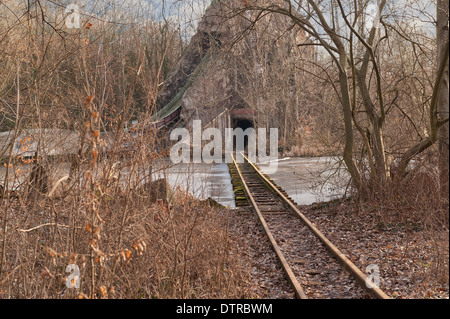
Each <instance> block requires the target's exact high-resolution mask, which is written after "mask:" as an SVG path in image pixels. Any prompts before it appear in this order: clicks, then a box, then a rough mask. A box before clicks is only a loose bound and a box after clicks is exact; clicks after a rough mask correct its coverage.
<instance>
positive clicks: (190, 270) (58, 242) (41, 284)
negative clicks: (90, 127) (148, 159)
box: [0, 190, 248, 298]
mask: <svg viewBox="0 0 450 319" xmlns="http://www.w3.org/2000/svg"><path fill="white" fill-rule="evenodd" d="M95 197H96V200H97V201H98V206H96V210H95V212H93V211H92V210H91V205H92V203H91V202H92V198H91V200H89V196H83V195H82V194H81V193H79V194H78V195H77V194H74V193H72V194H71V195H69V196H66V197H65V198H61V199H57V200H50V199H49V200H41V201H40V202H34V203H27V202H24V201H23V200H22V199H17V198H11V199H10V200H9V201H7V202H5V204H6V208H5V206H3V207H2V211H7V214H8V221H9V222H8V228H7V232H6V235H7V237H6V249H5V251H6V254H5V260H4V265H3V272H2V275H1V277H0V278H1V280H0V284H1V285H0V290H1V291H2V292H3V293H2V294H1V295H0V296H1V298H78V297H85V298H242V297H245V296H246V293H245V287H244V285H245V282H246V280H245V277H246V276H248V274H247V273H246V272H245V271H244V270H243V269H241V267H240V261H239V259H238V257H237V256H238V254H237V253H236V252H235V253H234V254H231V253H230V252H233V251H234V250H235V249H236V247H235V245H234V244H233V243H232V242H230V240H229V238H228V225H227V218H226V216H227V214H228V212H226V211H219V210H217V209H214V208H210V207H208V206H206V205H201V204H200V203H199V201H197V200H195V199H193V198H191V197H190V196H188V195H185V194H181V195H179V196H177V202H178V203H177V205H174V206H173V207H172V206H166V205H161V204H155V203H151V202H150V201H149V199H148V198H145V197H141V196H140V198H139V200H137V199H136V197H135V194H132V191H131V190H130V191H128V192H126V191H125V192H124V191H122V192H121V194H111V195H107V194H104V195H103V196H99V195H95ZM2 217H3V216H2ZM2 233H3V230H2ZM2 239H3V238H2ZM70 264H75V265H77V266H78V267H79V269H80V279H81V286H80V288H79V289H69V288H68V287H67V286H66V278H67V276H69V275H70V273H66V267H67V266H68V265H70Z"/></svg>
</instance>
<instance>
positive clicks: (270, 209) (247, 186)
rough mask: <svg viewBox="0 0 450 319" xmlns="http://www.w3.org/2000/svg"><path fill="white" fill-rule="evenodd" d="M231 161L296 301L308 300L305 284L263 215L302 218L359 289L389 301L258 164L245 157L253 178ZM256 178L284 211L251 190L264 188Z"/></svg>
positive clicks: (261, 194)
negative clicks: (288, 260)
mask: <svg viewBox="0 0 450 319" xmlns="http://www.w3.org/2000/svg"><path fill="white" fill-rule="evenodd" d="M232 158H233V162H234V165H235V166H236V170H237V172H238V174H239V177H240V179H241V181H242V184H243V186H244V190H245V193H246V195H247V198H248V200H249V201H250V203H251V205H252V206H253V208H254V210H255V212H256V215H257V217H258V219H259V221H260V223H261V225H262V228H263V230H264V232H265V234H266V235H267V237H268V238H269V240H270V242H271V245H272V247H273V249H274V251H275V253H276V255H277V257H278V260H279V262H280V264H281V266H282V268H283V270H284V272H285V273H286V276H287V277H288V279H289V281H290V283H291V284H292V287H293V288H294V290H295V294H296V296H297V298H301V299H306V298H307V295H306V294H305V291H304V289H303V288H302V285H301V284H300V282H299V280H298V279H297V277H296V276H295V274H294V272H293V271H292V268H291V267H290V266H289V264H288V262H287V260H286V258H285V256H284V255H283V252H282V250H281V249H280V247H279V245H278V244H277V242H276V240H275V238H274V235H273V234H272V232H271V230H270V228H269V226H268V224H267V222H266V220H265V218H264V215H272V214H280V215H281V214H293V215H294V216H296V217H298V218H300V220H301V221H302V222H303V223H304V224H305V225H306V226H307V227H308V228H309V229H310V230H311V231H312V232H313V233H314V235H315V236H316V237H317V238H318V239H319V240H320V242H321V243H322V244H323V245H324V246H325V247H326V248H327V250H328V251H329V252H331V254H332V255H333V256H334V257H335V258H336V259H337V260H338V261H339V263H340V264H341V265H342V267H343V268H344V269H345V270H346V271H347V272H348V273H350V274H351V275H352V276H353V277H354V278H355V279H356V282H357V283H358V284H359V286H360V287H362V288H363V289H364V290H366V291H367V292H368V293H369V294H370V295H371V296H372V297H374V298H378V299H390V298H389V296H387V295H386V294H385V293H384V292H383V291H382V290H381V289H380V288H378V287H376V286H375V285H367V284H366V282H367V276H366V275H365V274H364V273H363V272H362V271H361V270H359V269H358V267H356V266H355V265H354V264H353V263H352V262H351V261H350V260H349V259H348V258H347V257H346V256H345V255H344V254H343V253H342V252H341V251H340V250H339V249H338V248H337V247H336V246H335V245H333V244H332V243H331V242H330V240H328V239H327V238H326V237H325V236H324V235H323V234H322V232H320V230H319V229H318V228H317V227H316V226H314V225H313V223H311V221H309V220H308V218H306V216H305V215H304V214H303V213H302V212H301V211H300V210H299V209H298V208H297V207H296V205H295V204H294V203H293V202H292V201H291V200H289V199H288V198H287V197H286V196H285V194H283V193H282V192H281V191H280V190H279V189H278V187H277V186H276V185H275V184H274V183H273V182H272V181H271V180H269V179H268V178H267V177H266V176H264V174H262V173H261V171H260V170H259V168H258V167H257V166H256V165H255V164H253V163H252V162H250V160H249V159H248V158H247V157H246V156H245V155H244V158H245V160H246V162H247V164H248V165H250V167H251V168H252V171H253V176H252V174H251V172H249V171H247V172H243V171H242V170H241V169H240V168H239V165H238V164H237V163H236V160H235V158H234V156H232ZM244 175H247V176H244ZM257 179H259V180H261V181H263V182H264V185H266V186H267V187H269V188H270V189H271V193H272V194H274V195H275V196H276V197H278V199H279V200H281V201H282V203H283V206H284V208H283V207H279V206H276V203H275V202H276V200H272V199H270V198H268V197H267V196H268V195H267V192H266V193H264V192H263V191H261V192H260V195H258V190H256V191H252V190H251V189H252V187H256V188H258V187H259V188H260V189H261V187H262V186H261V185H262V184H261V183H258V182H257ZM264 194H266V195H264ZM265 197H266V198H265ZM264 209H265V210H264Z"/></svg>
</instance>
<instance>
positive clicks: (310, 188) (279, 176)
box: [258, 157, 349, 205]
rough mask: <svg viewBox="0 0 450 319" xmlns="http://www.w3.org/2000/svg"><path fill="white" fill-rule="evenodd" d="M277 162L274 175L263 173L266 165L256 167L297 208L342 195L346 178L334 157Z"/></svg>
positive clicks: (295, 158)
mask: <svg viewBox="0 0 450 319" xmlns="http://www.w3.org/2000/svg"><path fill="white" fill-rule="evenodd" d="M277 162H278V169H277V172H276V173H274V174H270V173H268V172H265V171H264V170H265V169H267V167H268V166H269V164H267V163H258V166H259V167H260V169H261V170H262V171H263V172H264V173H267V175H269V176H270V178H272V180H273V181H274V182H275V183H277V184H278V185H279V186H281V187H282V188H283V189H284V190H285V191H286V193H288V194H289V196H290V197H291V198H292V199H293V200H294V201H295V202H296V203H297V204H299V205H309V204H312V203H314V202H324V201H329V200H333V199H335V198H339V197H342V196H344V195H345V189H346V186H347V183H348V181H349V176H348V174H347V172H346V171H345V170H344V169H343V168H342V167H339V162H338V161H337V160H336V159H334V158H331V157H314V158H303V157H301V158H300V157H292V158H290V157H287V158H282V159H279V160H278V161H277Z"/></svg>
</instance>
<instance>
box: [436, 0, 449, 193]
mask: <svg viewBox="0 0 450 319" xmlns="http://www.w3.org/2000/svg"><path fill="white" fill-rule="evenodd" d="M448 6H449V0H438V2H437V46H438V48H437V49H438V64H439V61H441V59H443V58H444V50H446V49H447V48H448V47H447V42H448ZM448 72H449V71H448V60H447V66H446V68H445V72H444V76H443V78H442V80H441V83H440V92H439V97H438V102H437V115H438V120H444V119H446V118H448V116H449V105H448V104H449V74H448ZM448 165H449V124H448V122H447V124H445V125H443V126H442V127H441V129H440V131H439V175H440V183H441V192H442V195H443V196H448V192H449V170H448Z"/></svg>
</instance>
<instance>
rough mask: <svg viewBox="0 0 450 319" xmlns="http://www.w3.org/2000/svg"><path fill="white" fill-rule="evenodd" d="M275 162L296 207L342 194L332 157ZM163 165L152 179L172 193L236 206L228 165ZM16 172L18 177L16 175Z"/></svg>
mask: <svg viewBox="0 0 450 319" xmlns="http://www.w3.org/2000/svg"><path fill="white" fill-rule="evenodd" d="M277 163H278V169H277V172H276V173H274V174H268V175H269V176H270V177H271V178H272V179H273V180H274V181H275V183H277V184H278V185H279V186H281V187H282V188H283V189H284V190H285V191H286V192H287V193H288V194H289V196H291V198H292V199H293V200H294V201H295V202H296V203H297V204H299V205H309V204H312V203H314V202H322V201H328V200H332V199H335V198H337V197H341V196H343V195H344V193H345V188H346V185H347V182H348V175H347V174H346V172H345V171H344V170H343V169H339V168H338V165H337V164H338V162H337V161H336V160H334V159H332V158H329V157H320V158H298V157H296V158H294V157H293V158H282V159H279V160H278V161H277ZM258 165H259V167H260V168H261V170H262V171H263V172H264V169H265V168H266V169H267V167H268V164H267V163H258ZM162 166H163V167H166V168H165V169H164V170H162V171H160V172H158V173H154V174H153V178H154V179H158V178H166V180H167V181H168V183H169V184H170V186H171V187H172V188H173V189H174V190H177V189H180V190H184V191H188V192H190V193H191V194H192V195H194V196H195V197H197V198H199V199H207V198H209V197H210V198H212V199H214V200H215V201H217V202H218V203H220V204H222V205H224V206H226V207H231V208H234V207H236V206H235V201H234V192H233V187H232V184H231V177H230V174H229V170H228V165H227V164H225V163H223V164H178V165H168V163H167V162H165V163H164V165H162ZM30 169H31V166H30V165H22V166H21V167H20V170H18V169H17V168H10V176H11V181H10V187H11V186H12V185H14V186H12V188H14V187H17V186H18V185H19V184H20V183H21V182H22V183H23V181H24V179H25V176H28V174H29V173H30ZM5 171H6V168H5V167H3V166H1V167H0V183H1V184H3V182H4V175H5ZM18 171H19V175H20V176H17V172H18ZM58 171H60V172H58V174H57V175H58V176H64V175H65V174H67V173H68V171H69V165H68V164H66V163H65V164H60V167H58ZM15 172H16V175H15V176H14V173H15ZM13 176H14V177H13Z"/></svg>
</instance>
